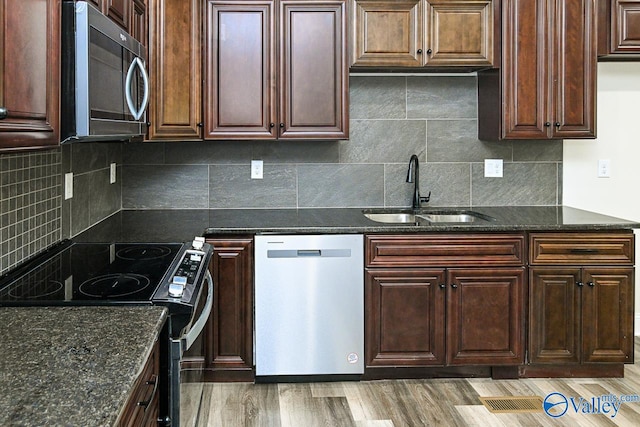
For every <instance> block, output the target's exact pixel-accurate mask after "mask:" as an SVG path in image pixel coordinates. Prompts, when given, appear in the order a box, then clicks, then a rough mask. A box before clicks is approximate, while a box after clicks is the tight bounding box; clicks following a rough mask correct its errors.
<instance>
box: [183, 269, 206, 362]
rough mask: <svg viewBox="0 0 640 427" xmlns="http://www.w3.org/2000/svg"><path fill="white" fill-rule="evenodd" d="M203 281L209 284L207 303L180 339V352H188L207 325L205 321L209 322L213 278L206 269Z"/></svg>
mask: <svg viewBox="0 0 640 427" xmlns="http://www.w3.org/2000/svg"><path fill="white" fill-rule="evenodd" d="M205 280H206V281H207V282H209V293H208V294H207V301H206V302H205V304H204V309H203V310H202V313H201V314H200V317H199V318H198V320H196V322H195V323H194V324H193V326H192V327H191V329H190V330H189V332H187V333H186V334H185V335H184V336H183V337H182V351H186V350H189V349H190V348H191V346H192V345H193V343H194V341H195V340H196V339H197V338H198V336H199V335H200V333H201V332H202V330H203V329H204V326H205V325H206V324H207V320H209V314H211V309H212V308H213V278H212V277H211V272H210V271H209V270H208V269H207V274H206V275H205Z"/></svg>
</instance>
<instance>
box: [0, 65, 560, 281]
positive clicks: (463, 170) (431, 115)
mask: <svg viewBox="0 0 640 427" xmlns="http://www.w3.org/2000/svg"><path fill="white" fill-rule="evenodd" d="M350 85H351V88H350V117H351V118H350V139H349V140H348V141H205V142H167V143H131V144H123V143H119V142H113V143H73V144H67V145H63V146H62V147H61V148H57V149H53V150H48V151H41V152H33V153H19V154H1V155H0V208H1V210H0V239H1V240H0V274H1V273H3V272H5V271H6V270H8V269H9V268H11V267H13V266H16V265H17V264H19V263H20V262H22V261H24V260H25V259H27V258H29V257H31V256H33V255H35V254H37V253H38V252H40V251H42V250H43V249H46V248H47V247H49V246H50V245H52V244H54V243H56V242H57V241H59V240H60V239H62V238H68V237H73V236H75V235H76V234H78V233H80V232H82V231H83V230H85V229H87V228H88V227H90V226H92V225H93V224H95V223H97V222H99V221H101V220H102V219H104V218H106V217H108V216H110V215H111V214H113V213H115V212H117V211H119V210H120V209H122V208H126V209H167V208H169V209H170V208H180V209H184V208H192V209H202V208H205V209H206V208H211V209H228V208H296V207H298V208H307V207H375V206H409V205H410V203H411V195H412V188H413V187H412V184H408V183H406V182H405V179H406V173H407V166H408V162H409V158H410V156H411V155H412V154H414V153H415V154H417V155H418V157H419V158H420V161H421V164H420V185H421V189H422V192H423V194H426V192H428V191H431V192H432V193H431V194H432V195H431V201H430V203H429V205H430V206H483V205H498V206H500V205H557V204H559V203H560V201H561V200H562V194H561V191H562V182H561V178H560V177H561V176H562V141H515V142H508V141H507V142H505V141H500V142H490V141H480V140H478V138H477V80H476V77H475V75H466V74H462V75H456V76H435V75H423V76H412V75H396V74H394V75H386V76H376V75H354V76H351V78H350ZM252 159H260V160H263V161H264V178H263V179H261V180H252V179H250V164H251V160H252ZM484 159H502V160H503V161H504V177H503V178H485V177H484ZM111 163H116V164H117V168H116V178H117V180H116V183H114V184H111V183H110V182H109V173H110V169H109V167H110V164H111ZM68 172H73V174H74V191H73V192H74V197H73V198H72V199H69V200H63V183H64V182H63V181H64V174H65V173H68Z"/></svg>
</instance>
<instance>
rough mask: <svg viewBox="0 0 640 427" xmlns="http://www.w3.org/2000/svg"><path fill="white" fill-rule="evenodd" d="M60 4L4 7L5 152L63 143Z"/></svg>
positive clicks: (0, 42)
mask: <svg viewBox="0 0 640 427" xmlns="http://www.w3.org/2000/svg"><path fill="white" fill-rule="evenodd" d="M60 13H61V6H60V1H59V0H52V1H48V0H31V1H28V2H25V1H21V0H5V1H3V2H0V152H3V151H9V150H24V149H28V148H47V147H51V146H55V145H58V144H59V143H60V135H59V132H60V126H59V114H60V112H59V109H60Z"/></svg>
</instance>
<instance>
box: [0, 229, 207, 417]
mask: <svg viewBox="0 0 640 427" xmlns="http://www.w3.org/2000/svg"><path fill="white" fill-rule="evenodd" d="M212 253H213V248H212V247H211V245H209V244H206V243H204V239H202V238H196V239H195V240H194V241H193V242H189V243H72V242H71V241H63V242H61V243H60V244H58V245H57V246H56V247H54V248H52V249H51V250H49V251H47V252H46V253H44V254H42V255H40V256H38V257H37V258H35V259H34V260H32V261H30V262H28V263H26V264H25V265H23V266H21V267H19V268H17V269H15V270H13V271H11V272H9V273H8V274H6V275H4V276H2V277H0V306H35V305H122V304H136V305H144V304H154V305H162V306H165V307H167V309H168V312H169V314H168V319H169V320H168V322H167V327H166V328H165V330H164V331H163V332H162V336H161V342H160V344H161V353H162V360H161V370H162V371H163V372H165V373H166V375H164V376H163V378H162V379H161V380H160V381H159V384H158V390H159V392H160V393H161V407H160V414H161V419H160V420H159V421H160V422H161V423H164V424H166V425H173V426H177V425H179V422H180V421H179V420H180V406H179V405H180V359H181V357H182V354H183V352H184V351H185V350H187V349H188V348H189V347H190V346H191V344H192V343H193V342H194V340H195V339H196V338H197V337H198V335H199V334H200V333H201V332H202V330H203V329H204V325H205V323H206V321H207V318H208V317H209V314H210V312H211V307H212V305H213V281H212V279H211V275H210V273H209V270H208V268H207V266H208V265H209V261H210V259H211V255H212ZM205 283H208V285H207V286H205ZM202 298H206V302H205V303H204V308H203V309H202V312H201V313H196V307H198V306H199V302H200V301H201V299H202ZM200 306H202V304H200ZM196 317H197V318H196Z"/></svg>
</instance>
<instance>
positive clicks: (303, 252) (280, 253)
mask: <svg viewBox="0 0 640 427" xmlns="http://www.w3.org/2000/svg"><path fill="white" fill-rule="evenodd" d="M314 257H316V258H350V257H351V249H269V250H267V258H314Z"/></svg>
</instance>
